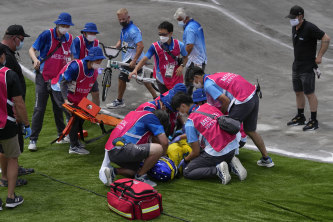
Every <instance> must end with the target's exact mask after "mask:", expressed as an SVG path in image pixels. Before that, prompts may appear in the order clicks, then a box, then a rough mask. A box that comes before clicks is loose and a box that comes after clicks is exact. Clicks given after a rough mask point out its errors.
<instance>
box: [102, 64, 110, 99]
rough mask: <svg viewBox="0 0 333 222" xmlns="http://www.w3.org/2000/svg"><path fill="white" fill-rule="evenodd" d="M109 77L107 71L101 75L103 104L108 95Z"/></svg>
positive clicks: (108, 71)
mask: <svg viewBox="0 0 333 222" xmlns="http://www.w3.org/2000/svg"><path fill="white" fill-rule="evenodd" d="M111 77H112V72H111V71H110V70H109V69H107V70H105V72H104V75H103V80H102V86H103V91H102V101H103V102H104V101H105V99H106V96H107V95H108V91H109V88H110V87H111Z"/></svg>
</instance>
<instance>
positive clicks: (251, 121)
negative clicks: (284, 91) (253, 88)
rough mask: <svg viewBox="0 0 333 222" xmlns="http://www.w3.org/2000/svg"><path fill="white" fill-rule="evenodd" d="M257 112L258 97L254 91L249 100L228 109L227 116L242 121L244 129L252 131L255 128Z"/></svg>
mask: <svg viewBox="0 0 333 222" xmlns="http://www.w3.org/2000/svg"><path fill="white" fill-rule="evenodd" d="M258 112H259V98H258V95H257V94H256V93H255V94H254V95H253V97H252V99H250V100H249V101H247V102H246V103H243V104H239V105H233V106H232V107H231V109H230V112H229V116H230V117H231V118H233V119H237V120H239V121H240V122H243V126H244V131H245V132H252V131H256V129H257V121H258Z"/></svg>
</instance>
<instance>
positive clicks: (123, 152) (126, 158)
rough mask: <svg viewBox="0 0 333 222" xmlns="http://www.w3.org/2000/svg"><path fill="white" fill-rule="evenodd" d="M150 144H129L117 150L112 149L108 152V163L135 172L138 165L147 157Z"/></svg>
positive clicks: (116, 148)
mask: <svg viewBox="0 0 333 222" xmlns="http://www.w3.org/2000/svg"><path fill="white" fill-rule="evenodd" d="M149 152H150V144H149V143H146V144H139V145H138V144H133V143H129V144H126V145H125V146H123V147H121V148H119V149H118V147H115V148H113V149H112V150H110V151H109V152H108V154H109V158H110V161H111V162H113V163H116V164H117V165H119V166H120V167H121V168H125V169H130V170H134V171H137V170H138V169H139V168H140V163H141V162H142V161H143V160H144V159H146V158H147V157H148V156H149Z"/></svg>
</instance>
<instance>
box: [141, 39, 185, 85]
mask: <svg viewBox="0 0 333 222" xmlns="http://www.w3.org/2000/svg"><path fill="white" fill-rule="evenodd" d="M178 42H179V47H180V54H181V55H182V56H187V51H186V50H185V45H184V43H182V42H181V41H178ZM157 43H158V44H159V45H160V46H161V44H162V43H161V42H159V41H158V42H157ZM163 46H164V48H166V49H168V50H169V51H171V50H173V47H174V43H173V38H172V37H171V43H170V45H168V43H163ZM145 56H146V57H147V58H148V59H151V57H152V56H155V58H156V60H155V67H156V69H157V70H156V79H157V80H158V81H159V82H161V83H162V84H164V81H163V78H162V75H161V71H160V61H159V60H158V58H159V57H158V55H157V52H156V49H155V47H154V44H151V46H150V47H149V49H148V51H147V53H146V55H145Z"/></svg>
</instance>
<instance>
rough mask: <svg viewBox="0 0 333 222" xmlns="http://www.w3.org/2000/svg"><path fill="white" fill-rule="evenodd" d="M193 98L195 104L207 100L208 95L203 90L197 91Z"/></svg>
mask: <svg viewBox="0 0 333 222" xmlns="http://www.w3.org/2000/svg"><path fill="white" fill-rule="evenodd" d="M192 97H193V102H195V103H196V102H201V101H205V100H207V97H206V93H205V91H204V90H203V89H202V88H200V89H197V90H195V91H194V92H193V95H192Z"/></svg>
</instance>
